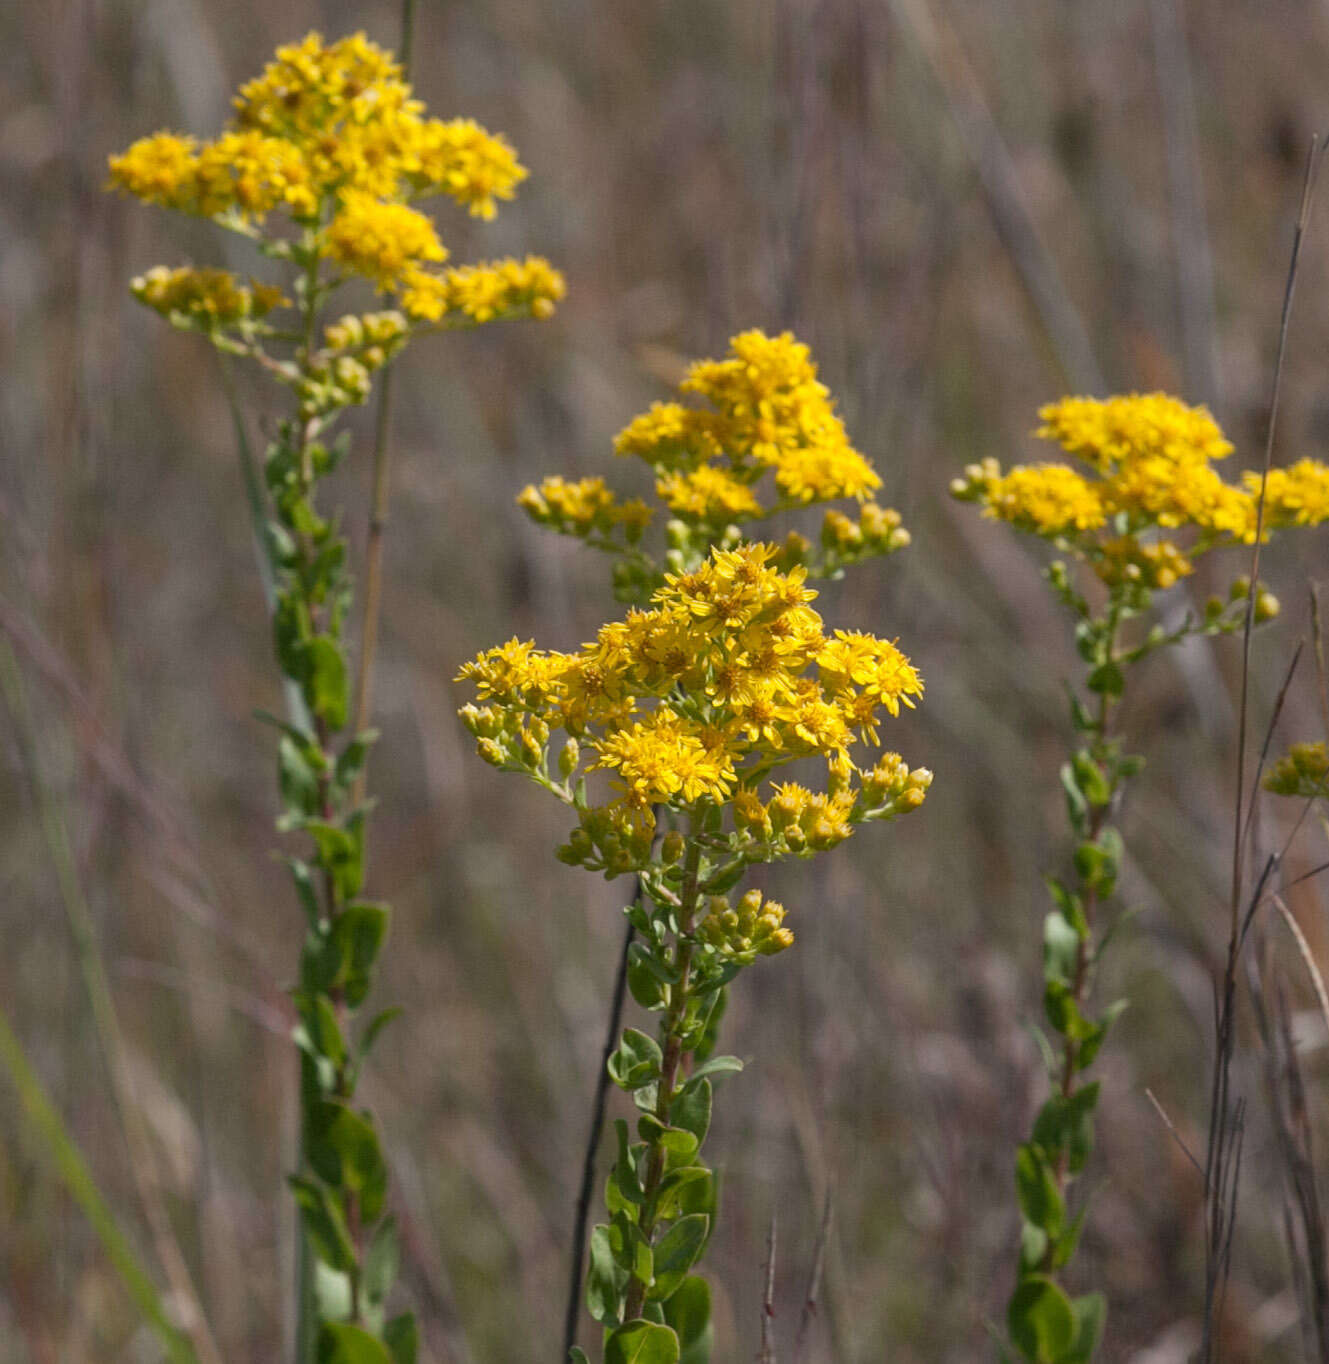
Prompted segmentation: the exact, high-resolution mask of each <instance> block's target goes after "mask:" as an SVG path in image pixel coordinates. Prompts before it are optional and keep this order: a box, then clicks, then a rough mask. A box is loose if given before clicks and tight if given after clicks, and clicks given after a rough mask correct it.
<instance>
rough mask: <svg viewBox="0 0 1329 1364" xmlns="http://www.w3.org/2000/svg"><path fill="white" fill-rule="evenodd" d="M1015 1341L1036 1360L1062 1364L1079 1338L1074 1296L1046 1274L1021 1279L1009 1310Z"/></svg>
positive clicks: (1036, 1363)
mask: <svg viewBox="0 0 1329 1364" xmlns="http://www.w3.org/2000/svg"><path fill="white" fill-rule="evenodd" d="M1006 1326H1007V1329H1008V1330H1009V1331H1010V1334H1011V1340H1012V1342H1013V1343H1014V1344H1015V1345H1016V1346H1017V1347H1018V1348H1019V1350H1020V1351H1021V1353H1023V1354H1024V1356H1025V1358H1026V1359H1029V1360H1031V1361H1032V1362H1033V1364H1061V1361H1062V1359H1063V1357H1064V1356H1065V1354H1066V1351H1067V1350H1069V1349H1070V1347H1071V1343H1072V1341H1073V1340H1074V1338H1075V1313H1074V1311H1073V1310H1072V1308H1071V1302H1070V1299H1069V1298H1068V1297H1067V1296H1066V1294H1065V1293H1063V1292H1062V1291H1061V1289H1060V1288H1059V1287H1058V1286H1057V1285H1056V1284H1055V1283H1053V1282H1052V1280H1051V1279H1049V1278H1047V1277H1046V1276H1045V1275H1042V1274H1032V1275H1030V1276H1029V1277H1028V1278H1026V1279H1023V1280H1021V1282H1020V1283H1019V1285H1018V1286H1017V1287H1016V1290H1015V1293H1014V1295H1013V1296H1012V1298H1011V1301H1010V1306H1009V1307H1008V1308H1007V1311H1006Z"/></svg>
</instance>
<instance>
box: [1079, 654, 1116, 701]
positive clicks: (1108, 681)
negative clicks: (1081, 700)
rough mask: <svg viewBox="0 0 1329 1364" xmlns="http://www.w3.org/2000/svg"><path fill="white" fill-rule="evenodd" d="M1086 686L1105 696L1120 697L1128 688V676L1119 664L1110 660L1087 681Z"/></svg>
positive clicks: (1101, 665)
mask: <svg viewBox="0 0 1329 1364" xmlns="http://www.w3.org/2000/svg"><path fill="white" fill-rule="evenodd" d="M1085 686H1086V687H1088V688H1089V690H1090V691H1092V692H1098V693H1099V694H1101V695H1104V696H1120V695H1121V693H1122V692H1123V691H1124V690H1125V688H1126V675H1125V674H1124V673H1123V672H1122V670H1121V666H1120V664H1118V663H1115V662H1113V661H1112V660H1111V659H1109V660H1108V661H1107V662H1106V663H1101V664H1099V666H1098V667H1097V668H1095V669H1094V670H1093V672H1091V673H1090V674H1089V676H1088V677H1087V678H1086V679H1085Z"/></svg>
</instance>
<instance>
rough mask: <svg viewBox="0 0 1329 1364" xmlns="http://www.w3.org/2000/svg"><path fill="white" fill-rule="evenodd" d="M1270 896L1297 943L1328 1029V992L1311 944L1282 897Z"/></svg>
mask: <svg viewBox="0 0 1329 1364" xmlns="http://www.w3.org/2000/svg"><path fill="white" fill-rule="evenodd" d="M1271 898H1272V900H1273V902H1274V907H1275V908H1276V909H1277V910H1278V913H1279V915H1280V916H1281V918H1282V920H1283V922H1284V923H1285V924H1286V925H1287V929H1288V932H1289V933H1291V934H1292V941H1293V942H1295V943H1296V944H1297V951H1298V952H1299V953H1300V954H1301V960H1302V962H1303V963H1304V964H1305V966H1306V974H1307V975H1308V976H1310V978H1311V985H1312V986H1313V987H1314V989H1315V998H1316V1000H1317V1001H1318V1002H1319V1005H1320V1017H1321V1018H1323V1019H1324V1026H1325V1029H1326V1030H1327V1031H1329V994H1326V993H1325V988H1324V977H1323V976H1322V975H1321V974H1320V968H1319V967H1318V966H1317V965H1316V963H1315V958H1314V957H1313V956H1312V955H1311V945H1310V943H1308V942H1307V941H1306V935H1305V934H1304V933H1303V932H1302V931H1301V925H1300V924H1299V923H1298V922H1297V920H1296V917H1295V916H1294V915H1293V913H1292V911H1291V910H1290V909H1289V908H1288V907H1287V903H1286V901H1285V900H1284V899H1283V897H1282V896H1281V895H1274V896H1272V897H1271Z"/></svg>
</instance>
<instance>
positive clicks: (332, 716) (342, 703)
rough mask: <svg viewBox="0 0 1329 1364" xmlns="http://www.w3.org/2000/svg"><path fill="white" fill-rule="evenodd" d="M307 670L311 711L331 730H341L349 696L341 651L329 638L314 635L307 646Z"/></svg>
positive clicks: (347, 678) (344, 721)
mask: <svg viewBox="0 0 1329 1364" xmlns="http://www.w3.org/2000/svg"><path fill="white" fill-rule="evenodd" d="M305 667H306V669H307V672H306V682H305V687H306V693H307V695H306V699H307V700H308V702H309V709H310V710H312V711H313V712H314V714H315V715H317V716H318V717H319V719H320V720H323V721H325V722H326V724H327V726H328V728H329V729H334V730H336V729H342V728H343V727H344V726H345V724H346V709H347V701H348V696H349V692H350V684H349V677H348V674H347V669H346V659H345V658H344V657H343V656H342V651H341V650H340V649H339V648H338V647H337V645H336V644H335V643H334V642H333V641H332V640H331V639H329V638H328V636H327V635H315V636H314V637H313V639H310V640H308V641H307V642H306V643H305Z"/></svg>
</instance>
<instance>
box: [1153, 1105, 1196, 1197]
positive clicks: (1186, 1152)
mask: <svg viewBox="0 0 1329 1364" xmlns="http://www.w3.org/2000/svg"><path fill="white" fill-rule="evenodd" d="M1144 1097H1145V1098H1146V1099H1148V1100H1149V1102H1150V1103H1151V1104H1152V1105H1153V1107H1154V1112H1155V1113H1157V1114H1158V1116H1159V1119H1160V1120H1161V1122H1162V1124H1163V1126H1164V1127H1166V1128H1167V1130H1168V1131H1169V1132H1170V1133H1171V1134H1172V1140H1173V1141H1175V1142H1176V1143H1177V1147H1178V1149H1179V1150H1180V1151H1181V1154H1182V1155H1183V1156H1185V1157H1186V1159H1187V1160H1189V1161H1190V1163H1191V1164H1192V1165H1193V1166H1194V1167H1195V1173H1196V1174H1198V1175H1199V1176H1200V1178H1201V1179H1203V1178H1204V1166H1203V1165H1201V1164H1200V1162H1199V1161H1198V1160H1197V1159H1196V1158H1195V1154H1194V1152H1193V1151H1192V1150H1191V1148H1190V1147H1189V1146H1187V1145H1186V1143H1185V1141H1184V1140H1183V1139H1182V1135H1181V1133H1180V1132H1178V1131H1177V1127H1176V1124H1175V1123H1174V1122H1173V1121H1172V1119H1171V1118H1169V1117H1168V1115H1167V1110H1166V1109H1165V1108H1164V1107H1163V1105H1162V1104H1161V1103H1159V1102H1158V1099H1157V1097H1156V1096H1155V1095H1154V1091H1153V1090H1152V1089H1149V1088H1147V1087H1146V1089H1145V1091H1144Z"/></svg>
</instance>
